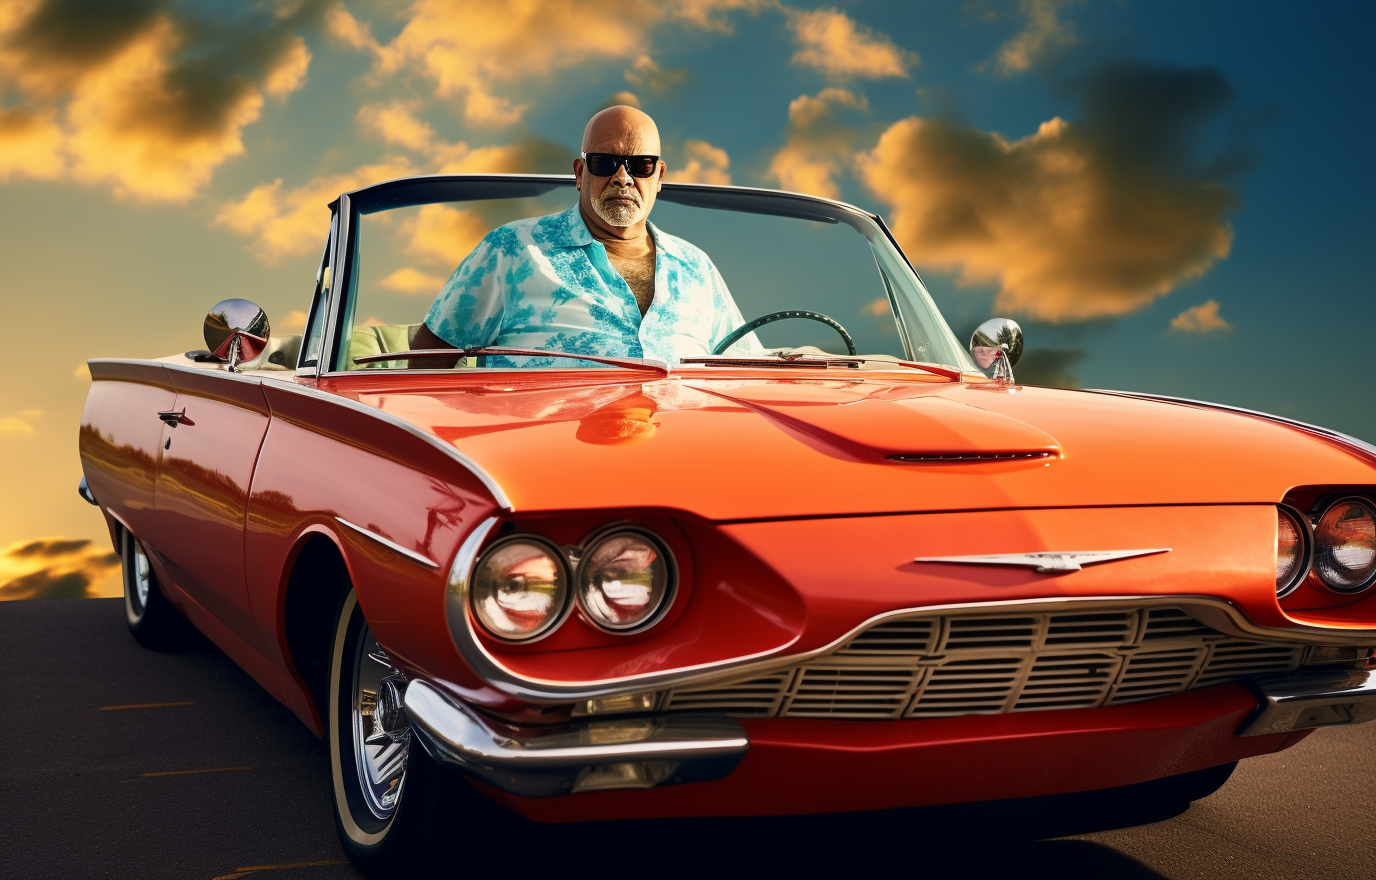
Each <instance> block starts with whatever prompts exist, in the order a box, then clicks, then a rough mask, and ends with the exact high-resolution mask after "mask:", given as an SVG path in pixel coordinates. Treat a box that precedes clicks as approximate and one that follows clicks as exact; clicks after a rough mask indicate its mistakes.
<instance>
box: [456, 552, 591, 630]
mask: <svg viewBox="0 0 1376 880" xmlns="http://www.w3.org/2000/svg"><path fill="white" fill-rule="evenodd" d="M472 595H473V600H472V601H473V613H474V614H475V615H477V617H478V620H479V621H480V622H481V623H482V625H483V627H484V628H485V629H486V630H487V631H488V632H490V633H492V634H493V635H494V636H497V637H498V638H502V639H508V640H510V641H525V640H527V639H533V638H535V637H536V636H538V635H540V634H542V633H544V632H546V631H547V630H549V629H550V628H551V627H553V626H554V625H555V624H557V623H558V622H559V619H560V618H561V617H562V616H563V611H564V605H565V603H566V602H567V600H568V573H567V570H566V568H565V565H564V558H563V554H562V553H560V552H559V550H558V548H556V547H554V546H553V545H550V544H546V543H545V542H544V541H541V540H539V539H538V538H532V537H529V536H518V537H512V538H508V539H507V540H505V541H502V542H500V543H498V544H496V545H494V546H493V547H492V549H490V550H488V551H487V553H485V554H483V558H482V559H480V560H479V561H478V565H477V566H476V568H474V570H473V580H472Z"/></svg>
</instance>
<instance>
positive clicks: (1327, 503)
mask: <svg viewBox="0 0 1376 880" xmlns="http://www.w3.org/2000/svg"><path fill="white" fill-rule="evenodd" d="M1347 502H1353V503H1356V504H1360V505H1361V506H1363V507H1365V508H1366V509H1367V511H1368V513H1369V514H1370V515H1371V517H1372V520H1373V521H1376V503H1373V502H1372V500H1371V499H1370V498H1366V497H1364V496H1362V495H1355V494H1351V493H1340V494H1333V495H1329V496H1327V497H1325V498H1322V499H1320V501H1319V503H1317V504H1315V505H1314V511H1313V513H1311V514H1310V515H1309V517H1307V518H1306V521H1307V523H1308V525H1309V526H1310V533H1311V540H1312V543H1313V547H1314V549H1313V551H1312V554H1311V556H1312V558H1311V561H1310V570H1311V571H1312V572H1313V573H1314V579H1315V580H1316V581H1318V583H1319V584H1320V585H1321V586H1322V587H1323V588H1324V589H1326V590H1328V591H1329V592H1331V593H1335V594H1337V595H1339V596H1355V595H1358V594H1359V593H1364V592H1366V591H1367V590H1369V589H1371V587H1372V585H1374V584H1376V566H1373V567H1372V570H1371V573H1370V574H1368V575H1367V577H1366V579H1365V580H1364V581H1362V582H1361V583H1359V584H1356V585H1354V586H1343V585H1334V584H1332V583H1330V582H1329V581H1328V579H1327V578H1325V577H1324V576H1323V571H1322V568H1321V566H1320V565H1319V564H1318V550H1319V544H1320V541H1319V535H1318V532H1319V524H1320V523H1321V522H1322V521H1323V518H1324V517H1325V516H1327V515H1328V514H1329V512H1330V511H1332V510H1333V509H1334V508H1335V507H1337V506H1338V505H1339V504H1343V503H1347Z"/></svg>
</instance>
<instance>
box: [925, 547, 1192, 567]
mask: <svg viewBox="0 0 1376 880" xmlns="http://www.w3.org/2000/svg"><path fill="white" fill-rule="evenodd" d="M1169 552H1171V548H1169V547H1157V548H1155V549H1150V550H1043V551H1038V552H1036V553H986V554H984V555H982V556H919V557H917V558H916V559H914V560H913V562H938V563H942V562H944V563H950V564H954V565H1007V566H1015V567H1019V568H1035V569H1036V570H1037V571H1038V573H1040V574H1062V573H1064V572H1070V571H1079V570H1080V569H1082V568H1083V567H1084V566H1086V565H1095V564H1097V563H1100V562H1115V561H1117V560H1119V559H1134V558H1136V557H1138V556H1152V555H1154V554H1157V553H1169Z"/></svg>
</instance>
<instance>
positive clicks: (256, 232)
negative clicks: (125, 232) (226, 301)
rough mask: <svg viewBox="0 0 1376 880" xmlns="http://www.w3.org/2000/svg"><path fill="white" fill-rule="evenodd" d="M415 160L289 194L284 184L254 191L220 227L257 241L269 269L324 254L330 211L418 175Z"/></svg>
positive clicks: (218, 220) (397, 160)
mask: <svg viewBox="0 0 1376 880" xmlns="http://www.w3.org/2000/svg"><path fill="white" fill-rule="evenodd" d="M419 170H420V169H418V168H416V166H415V165H413V164H412V163H411V161H410V160H409V159H406V158H402V157H395V156H389V157H386V158H384V159H382V160H381V161H379V162H375V163H373V164H371V165H364V166H362V167H359V168H355V169H354V170H353V171H348V172H345V173H343V174H333V175H323V176H320V177H317V178H315V179H313V180H311V181H310V182H309V183H307V184H305V185H304V186H300V187H297V188H295V189H291V190H284V189H283V187H282V181H281V180H280V179H278V180H274V181H273V182H272V183H264V184H260V185H259V186H256V187H254V188H253V189H252V190H250V191H249V192H248V193H247V194H246V195H245V196H244V197H243V198H241V199H240V200H238V201H237V202H227V203H225V204H224V205H223V206H221V208H220V210H219V212H218V213H217V214H216V215H215V224H216V225H218V226H223V227H225V228H227V229H231V230H233V231H234V232H237V233H239V234H240V235H244V236H249V237H251V238H252V239H253V244H252V250H253V253H254V254H255V255H256V256H257V257H258V258H259V259H261V260H263V261H264V262H266V263H276V262H277V261H279V260H281V259H282V258H283V257H286V256H291V255H295V254H308V253H312V252H318V251H319V250H320V249H321V247H323V246H324V242H325V234H326V233H327V232H328V228H327V226H328V223H329V217H330V214H329V209H328V207H327V206H328V205H329V203H330V202H332V201H334V200H335V198H336V197H337V196H338V195H339V194H340V193H343V192H349V191H351V190H355V189H359V188H360V187H363V186H366V185H367V184H370V183H378V182H379V181H383V180H391V179H392V178H396V177H406V176H408V175H411V174H416V173H418V172H419Z"/></svg>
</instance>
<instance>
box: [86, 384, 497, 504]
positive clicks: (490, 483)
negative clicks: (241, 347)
mask: <svg viewBox="0 0 1376 880" xmlns="http://www.w3.org/2000/svg"><path fill="white" fill-rule="evenodd" d="M88 363H91V364H103V363H111V364H121V363H123V364H146V365H150V366H154V365H155V366H159V367H163V368H165V369H168V370H180V371H182V372H186V373H195V374H197V375H213V376H216V377H218V378H221V379H225V380H227V381H230V382H249V383H252V384H255V385H261V384H262V383H264V382H271V383H272V387H273V388H276V389H278V390H281V391H289V392H291V393H293V394H300V395H303V396H305V397H314V398H316V399H317V400H327V401H329V402H330V403H334V404H337V405H339V406H342V407H344V408H346V409H351V410H353V411H354V412H357V413H362V414H363V415H366V416H371V417H372V418H375V419H378V420H380V421H383V422H386V423H387V424H389V425H392V426H393V427H397V428H400V429H401V430H403V431H405V432H406V433H408V434H410V435H412V436H414V437H417V438H419V439H421V440H424V441H425V442H426V443H429V444H430V445H431V446H433V447H435V448H436V449H438V450H439V451H440V452H443V453H444V454H445V455H447V456H449V457H450V458H452V459H454V460H455V461H457V462H458V463H459V464H461V465H463V466H464V467H465V468H466V469H468V471H470V472H471V473H472V474H473V476H475V477H477V478H478V481H479V482H480V483H482V484H483V487H484V488H485V489H487V491H488V492H490V493H492V498H493V500H495V501H496V502H497V506H498V507H500V508H502V509H503V510H505V511H507V512H511V511H514V510H515V509H516V508H515V507H514V506H513V505H512V503H511V499H510V498H508V497H507V494H506V492H504V491H503V490H502V487H501V486H500V485H499V484H498V483H497V481H496V480H495V479H493V478H492V475H491V474H489V473H488V472H487V471H485V470H483V469H482V467H480V466H479V465H478V463H477V462H475V461H474V460H473V459H471V458H469V457H468V456H466V455H464V454H463V453H462V452H460V451H459V449H458V448H457V447H455V446H454V445H453V444H451V443H445V442H444V441H443V440H441V439H440V438H438V437H436V436H435V435H434V434H431V433H429V432H427V431H422V430H421V429H420V428H417V427H416V426H415V425H413V424H411V423H410V422H408V421H406V420H405V419H401V418H398V417H396V416H394V415H392V414H391V413H388V412H384V411H383V410H380V409H378V408H377V407H375V406H368V405H367V404H366V403H359V402H358V401H356V400H350V399H349V398H347V397H343V396H341V395H338V394H328V393H326V392H324V391H321V390H319V389H317V388H311V387H310V386H308V385H301V384H298V383H297V382H295V381H293V380H292V379H291V378H288V377H286V376H283V375H281V374H280V373H276V372H274V373H269V374H262V373H226V372H223V371H221V370H206V369H198V368H195V367H188V366H185V365H184V364H177V363H169V362H168V361H164V360H142V359H139V358H92V359H91V360H90V361H88ZM273 417H274V418H280V416H278V415H276V414H275V413H274V414H273Z"/></svg>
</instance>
